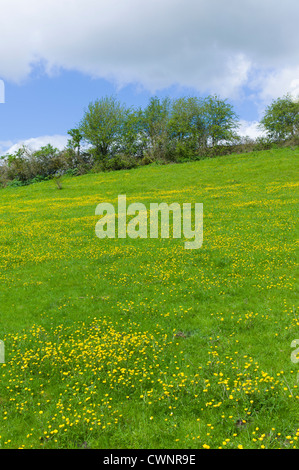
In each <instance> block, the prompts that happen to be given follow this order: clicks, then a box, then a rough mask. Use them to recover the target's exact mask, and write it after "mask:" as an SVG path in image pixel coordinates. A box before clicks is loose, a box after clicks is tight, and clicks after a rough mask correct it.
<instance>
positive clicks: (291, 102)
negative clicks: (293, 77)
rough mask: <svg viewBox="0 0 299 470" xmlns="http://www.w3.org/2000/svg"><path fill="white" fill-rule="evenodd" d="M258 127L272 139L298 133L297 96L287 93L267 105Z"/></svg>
mask: <svg viewBox="0 0 299 470" xmlns="http://www.w3.org/2000/svg"><path fill="white" fill-rule="evenodd" d="M260 127H261V128H262V129H263V130H265V131H266V132H267V134H268V137H269V138H270V139H273V140H277V141H279V140H286V139H288V138H292V137H295V136H298V134H299V97H298V98H297V99H294V98H292V97H291V96H290V95H289V94H287V95H285V96H283V97H282V98H278V99H276V100H274V101H272V103H271V104H270V105H269V106H267V108H266V110H265V113H264V116H263V118H262V119H261V121H260Z"/></svg>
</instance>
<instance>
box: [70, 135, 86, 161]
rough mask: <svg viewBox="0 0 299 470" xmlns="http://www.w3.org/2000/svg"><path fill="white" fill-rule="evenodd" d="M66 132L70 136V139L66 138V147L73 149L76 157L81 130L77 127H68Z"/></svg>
mask: <svg viewBox="0 0 299 470" xmlns="http://www.w3.org/2000/svg"><path fill="white" fill-rule="evenodd" d="M68 134H69V135H70V136H71V139H69V140H68V148H69V149H72V150H75V152H76V155H77V157H80V151H81V142H82V139H83V134H82V132H81V131H80V130H79V129H70V130H69V131H68Z"/></svg>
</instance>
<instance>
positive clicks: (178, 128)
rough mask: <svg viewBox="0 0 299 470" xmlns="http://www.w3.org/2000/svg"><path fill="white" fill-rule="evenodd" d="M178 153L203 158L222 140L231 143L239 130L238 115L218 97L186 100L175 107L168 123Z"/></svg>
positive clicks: (181, 100) (176, 102)
mask: <svg viewBox="0 0 299 470" xmlns="http://www.w3.org/2000/svg"><path fill="white" fill-rule="evenodd" d="M169 127H170V135H171V140H172V141H173V140H174V142H175V149H176V150H175V151H178V150H179V151H180V153H181V155H183V154H185V156H187V157H188V156H190V155H191V152H193V156H195V155H197V154H200V153H201V152H202V151H205V149H206V148H207V147H208V145H209V144H210V145H212V146H215V145H217V144H218V143H219V142H220V141H221V140H223V141H228V140H231V139H232V138H233V137H234V136H235V134H234V130H235V129H236V127H237V115H236V114H235V112H234V111H233V108H232V106H231V105H230V104H228V103H227V102H226V101H223V100H221V99H220V98H218V97H217V96H208V97H206V98H197V97H189V98H186V97H183V98H179V99H177V100H175V101H174V102H173V105H172V110H171V119H170V123H169Z"/></svg>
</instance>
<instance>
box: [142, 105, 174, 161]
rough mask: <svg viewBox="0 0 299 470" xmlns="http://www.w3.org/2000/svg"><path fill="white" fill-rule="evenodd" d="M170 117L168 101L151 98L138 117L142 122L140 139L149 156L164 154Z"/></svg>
mask: <svg viewBox="0 0 299 470" xmlns="http://www.w3.org/2000/svg"><path fill="white" fill-rule="evenodd" d="M169 117H170V99H169V98H164V99H163V100H160V99H159V98H158V97H156V96H155V97H152V98H151V99H150V102H149V104H148V105H147V107H146V108H145V109H144V110H143V113H142V115H141V116H140V118H141V122H142V132H141V138H142V139H143V142H144V144H145V146H147V149H148V151H149V153H150V154H152V155H154V156H161V155H163V154H165V151H166V147H167V145H168V141H169V132H168V123H169Z"/></svg>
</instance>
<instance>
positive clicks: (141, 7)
mask: <svg viewBox="0 0 299 470" xmlns="http://www.w3.org/2000/svg"><path fill="white" fill-rule="evenodd" d="M298 16H299V2H298V0H284V1H283V2H282V1H281V0H242V1H241V2H240V1H239V0H229V1H228V2H224V1H223V0H163V1H161V0H126V1H124V0H109V1H108V2H107V1H106V0H105V1H104V0H84V1H83V0H72V1H70V0H43V1H40V0H26V2H24V0H1V6H0V31H1V42H0V77H1V78H3V79H6V80H13V81H19V80H22V79H24V78H26V77H27V76H28V75H29V74H30V71H31V69H32V67H33V65H34V64H36V63H40V62H42V63H43V64H44V66H45V70H46V72H47V73H54V72H55V71H59V70H60V69H61V68H64V69H68V70H78V71H81V72H83V73H86V74H88V75H91V76H93V77H102V78H106V79H111V80H114V81H115V82H116V83H117V84H118V85H119V86H121V85H124V84H127V83H138V84H141V85H143V86H144V87H146V88H148V89H150V90H151V91H154V90H156V89H159V88H165V87H168V86H170V85H172V84H179V85H182V86H187V87H194V88H195V89H196V90H198V91H200V92H206V91H207V92H213V93H214V92H215V93H219V94H221V95H223V96H225V97H236V96H238V95H239V93H240V92H241V90H242V87H244V86H247V87H251V88H252V92H253V93H255V94H257V95H258V96H259V98H260V99H263V100H266V101H267V100H268V99H269V96H270V97H272V96H273V95H274V94H275V95H277V94H278V95H281V94H282V93H283V92H284V91H289V89H290V91H291V89H292V87H293V88H294V89H297V88H298V80H299V73H298V66H297V64H298V63H299V48H298V34H299V29H298ZM292 64H294V65H292Z"/></svg>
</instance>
